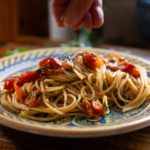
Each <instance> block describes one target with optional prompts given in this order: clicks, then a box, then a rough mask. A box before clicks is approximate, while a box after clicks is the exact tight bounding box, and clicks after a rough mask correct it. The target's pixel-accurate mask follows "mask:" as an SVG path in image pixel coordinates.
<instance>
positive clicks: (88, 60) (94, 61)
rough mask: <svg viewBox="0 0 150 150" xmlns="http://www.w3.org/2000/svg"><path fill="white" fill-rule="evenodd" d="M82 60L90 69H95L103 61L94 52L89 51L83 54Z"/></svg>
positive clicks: (100, 65)
mask: <svg viewBox="0 0 150 150" xmlns="http://www.w3.org/2000/svg"><path fill="white" fill-rule="evenodd" d="M83 62H84V64H85V66H86V67H88V68H90V69H91V70H95V69H96V68H100V67H102V66H103V61H102V60H101V58H100V57H99V56H97V55H95V54H92V53H89V54H86V55H84V56H83Z"/></svg>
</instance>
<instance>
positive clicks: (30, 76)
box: [20, 70, 40, 85]
mask: <svg viewBox="0 0 150 150" xmlns="http://www.w3.org/2000/svg"><path fill="white" fill-rule="evenodd" d="M39 76H40V73H38V72H37V71H32V70H31V71H27V72H24V73H21V75H20V83H21V84H22V85H23V84H24V83H27V82H31V81H34V80H36V79H37V78H38V77H39Z"/></svg>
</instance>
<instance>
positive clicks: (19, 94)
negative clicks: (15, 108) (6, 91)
mask: <svg viewBox="0 0 150 150" xmlns="http://www.w3.org/2000/svg"><path fill="white" fill-rule="evenodd" d="M14 89H15V91H16V95H17V100H18V102H20V103H23V102H24V100H25V94H24V92H23V90H22V89H21V87H19V86H18V85H17V84H16V83H14Z"/></svg>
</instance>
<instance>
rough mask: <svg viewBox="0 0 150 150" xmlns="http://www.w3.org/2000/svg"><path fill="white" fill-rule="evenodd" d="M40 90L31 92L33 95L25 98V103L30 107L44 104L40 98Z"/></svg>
mask: <svg viewBox="0 0 150 150" xmlns="http://www.w3.org/2000/svg"><path fill="white" fill-rule="evenodd" d="M39 95H40V91H39V90H34V91H32V93H31V97H30V98H29V99H26V100H25V105H27V106H29V107H37V106H40V105H41V104H42V101H41V100H40V99H39Z"/></svg>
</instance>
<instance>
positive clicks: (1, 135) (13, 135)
mask: <svg viewBox="0 0 150 150" xmlns="http://www.w3.org/2000/svg"><path fill="white" fill-rule="evenodd" d="M9 46H10V45H7V46H5V47H3V48H0V56H2V55H3V53H4V51H5V49H7V48H8V47H9ZM18 46H19V45H17V46H16V47H18ZM10 47H15V46H14V45H13V46H12V45H11V46H10ZM24 47H25V46H24ZM102 47H104V48H113V49H116V50H117V49H118V50H121V51H124V52H129V53H134V54H136V55H140V56H141V57H145V58H146V59H149V60H150V50H147V51H145V50H140V49H138V50H137V49H131V48H124V47H116V46H115V47H114V46H109V45H103V46H102ZM16 149H17V150H18V149H19V150H30V149H32V150H43V149H47V150H48V149H49V150H50V149H51V150H56V149H65V150H67V149H69V150H70V149H71V150H76V149H79V150H82V149H86V150H95V149H96V150H100V149H101V150H150V127H148V128H145V129H142V130H138V131H134V132H131V133H126V134H122V135H116V136H110V137H101V138H88V139H85V138H84V139H77V138H54V137H45V136H39V135H33V134H30V133H24V132H20V131H16V130H13V129H10V128H7V127H4V126H1V125H0V150H16Z"/></svg>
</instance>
